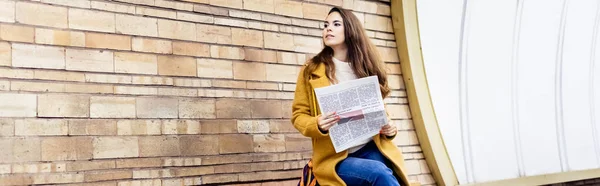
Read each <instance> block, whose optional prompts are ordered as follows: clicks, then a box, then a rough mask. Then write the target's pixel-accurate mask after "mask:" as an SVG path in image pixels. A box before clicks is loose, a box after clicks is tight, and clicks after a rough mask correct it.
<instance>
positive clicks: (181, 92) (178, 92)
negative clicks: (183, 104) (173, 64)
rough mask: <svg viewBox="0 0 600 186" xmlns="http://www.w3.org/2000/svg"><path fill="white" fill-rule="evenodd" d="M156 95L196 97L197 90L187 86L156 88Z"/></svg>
mask: <svg viewBox="0 0 600 186" xmlns="http://www.w3.org/2000/svg"><path fill="white" fill-rule="evenodd" d="M158 95H160V96H187V97H196V96H198V90H197V89H188V88H158Z"/></svg>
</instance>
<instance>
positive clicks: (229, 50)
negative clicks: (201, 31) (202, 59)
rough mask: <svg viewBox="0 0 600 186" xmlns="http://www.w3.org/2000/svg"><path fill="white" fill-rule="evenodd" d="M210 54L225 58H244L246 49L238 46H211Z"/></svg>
mask: <svg viewBox="0 0 600 186" xmlns="http://www.w3.org/2000/svg"><path fill="white" fill-rule="evenodd" d="M210 56H211V57H213V58H224V59H244V57H245V55H244V50H243V49H242V48H238V47H228V46H215V45H212V46H210Z"/></svg>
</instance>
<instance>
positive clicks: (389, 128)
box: [379, 122, 398, 137]
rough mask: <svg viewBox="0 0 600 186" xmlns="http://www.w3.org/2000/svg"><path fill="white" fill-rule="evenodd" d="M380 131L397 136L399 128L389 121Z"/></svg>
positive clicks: (390, 135)
mask: <svg viewBox="0 0 600 186" xmlns="http://www.w3.org/2000/svg"><path fill="white" fill-rule="evenodd" d="M379 133H381V134H385V135H386V136H387V137H392V136H395V135H396V133H398V129H397V128H396V126H395V125H391V124H390V123H389V122H388V124H387V125H384V126H383V127H382V128H381V131H379Z"/></svg>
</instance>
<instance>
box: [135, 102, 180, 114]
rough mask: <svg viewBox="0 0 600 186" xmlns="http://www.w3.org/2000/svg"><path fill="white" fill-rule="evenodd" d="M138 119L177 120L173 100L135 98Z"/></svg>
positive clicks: (175, 106)
mask: <svg viewBox="0 0 600 186" xmlns="http://www.w3.org/2000/svg"><path fill="white" fill-rule="evenodd" d="M136 112H137V117H138V118H177V99H175V98H137V100H136Z"/></svg>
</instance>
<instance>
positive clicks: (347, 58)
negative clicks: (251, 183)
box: [291, 7, 408, 186]
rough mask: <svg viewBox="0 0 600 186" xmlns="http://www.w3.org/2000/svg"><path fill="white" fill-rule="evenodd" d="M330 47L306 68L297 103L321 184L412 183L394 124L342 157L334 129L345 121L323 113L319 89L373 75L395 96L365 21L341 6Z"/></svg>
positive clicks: (296, 119)
mask: <svg viewBox="0 0 600 186" xmlns="http://www.w3.org/2000/svg"><path fill="white" fill-rule="evenodd" d="M324 24H325V25H324V28H323V43H324V44H325V48H324V49H323V50H322V51H321V52H320V53H319V54H317V55H316V56H315V57H313V58H312V59H310V60H309V61H308V62H307V63H306V64H305V65H304V67H303V68H302V70H301V71H300V73H299V76H298V82H297V84H296V92H295V97H294V102H293V105H292V112H293V113H292V119H291V120H292V123H293V124H294V127H295V128H296V129H298V131H300V133H302V134H303V135H304V136H307V137H310V138H312V145H313V156H312V162H313V172H314V175H315V177H316V180H317V182H318V183H319V184H320V185H335V186H338V185H395V186H397V185H403V186H405V185H408V184H407V183H408V179H407V176H406V171H405V170H404V158H403V157H402V153H401V152H400V151H399V150H398V148H397V147H396V145H394V143H392V139H393V138H394V137H395V136H396V133H397V129H396V127H395V126H393V125H390V124H389V123H388V124H387V125H385V126H384V127H382V129H381V132H380V134H378V135H375V136H373V137H372V138H371V139H368V140H366V141H363V142H362V144H361V145H358V146H355V147H352V148H350V149H348V150H345V151H342V152H340V153H336V152H335V150H334V148H333V144H332V143H331V139H330V138H329V133H328V131H329V128H331V127H332V126H333V125H335V124H336V123H337V122H338V121H339V120H340V117H339V116H338V115H336V113H323V114H322V113H320V112H319V110H318V104H317V100H316V97H315V93H314V89H315V88H320V87H324V86H329V85H331V84H337V83H340V82H343V81H348V80H353V79H357V78H362V77H367V76H377V77H378V79H379V84H380V89H381V94H382V95H381V96H382V97H384V98H385V97H386V96H387V95H388V94H389V93H390V89H389V87H388V85H387V82H388V81H387V75H386V71H385V68H384V64H383V62H382V61H381V59H380V58H379V56H378V53H377V50H376V48H375V47H374V46H373V44H372V43H371V42H370V40H369V38H368V37H367V36H366V34H365V31H364V29H363V28H362V25H361V23H360V22H359V20H358V19H357V18H356V16H355V15H354V14H353V13H352V12H351V11H348V10H345V9H342V8H338V7H335V8H333V9H331V11H329V14H328V16H327V18H326V20H325V22H324Z"/></svg>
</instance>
